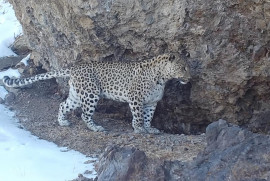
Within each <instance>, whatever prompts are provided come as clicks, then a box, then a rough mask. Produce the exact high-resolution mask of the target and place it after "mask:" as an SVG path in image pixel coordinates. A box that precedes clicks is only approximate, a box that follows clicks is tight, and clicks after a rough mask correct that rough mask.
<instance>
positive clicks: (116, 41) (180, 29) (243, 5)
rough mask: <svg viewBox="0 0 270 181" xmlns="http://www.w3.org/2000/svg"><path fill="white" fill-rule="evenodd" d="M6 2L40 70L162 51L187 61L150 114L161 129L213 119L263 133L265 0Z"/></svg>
mask: <svg viewBox="0 0 270 181" xmlns="http://www.w3.org/2000/svg"><path fill="white" fill-rule="evenodd" d="M9 2H10V3H12V4H13V6H14V9H15V12H16V16H17V17H18V19H19V20H20V22H21V24H22V25H23V30H24V34H25V35H26V36H27V39H28V44H29V47H30V49H31V50H32V52H33V53H32V58H33V59H34V61H35V62H36V64H42V65H43V67H44V68H46V69H57V68H60V67H63V66H67V65H68V64H74V63H77V62H79V61H99V60H111V61H115V60H116V61H134V60H137V59H141V58H147V57H152V56H155V55H157V54H160V53H163V52H175V53H179V55H182V57H183V56H184V57H185V58H187V59H188V62H189V63H190V66H191V68H192V81H191V83H190V84H188V85H186V86H181V87H179V86H177V85H176V84H174V82H173V81H172V82H170V83H169V84H168V86H167V88H166V94H165V96H164V99H163V101H162V102H160V104H159V105H158V108H157V111H156V113H155V117H154V124H155V125H156V126H157V127H159V128H162V129H164V130H165V131H168V132H172V133H181V132H185V133H190V132H197V131H203V129H204V128H205V126H206V125H207V124H208V123H209V122H212V121H214V120H217V119H218V118H224V119H227V120H231V122H234V123H237V124H240V125H248V126H250V127H251V128H252V129H253V130H254V131H264V132H267V131H268V130H269V129H268V128H269V126H270V125H269V114H270V91H269V88H270V76H269V75H270V70H269V66H270V59H269V51H270V36H269V35H270V34H269V33H270V32H269V30H270V23H269V20H270V13H269V12H270V2H269V0H249V1H241V0H227V1H222V0H180V1H175V0H144V1H141V0H140V1H136V0H91V1H87V0H57V1H52V0H9ZM165 120H166V121H165ZM258 120H264V121H261V122H259V121H258ZM262 125H263V126H262Z"/></svg>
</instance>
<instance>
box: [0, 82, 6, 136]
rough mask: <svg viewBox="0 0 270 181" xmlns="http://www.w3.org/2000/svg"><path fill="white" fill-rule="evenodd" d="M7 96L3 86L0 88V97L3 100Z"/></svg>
mask: <svg viewBox="0 0 270 181" xmlns="http://www.w3.org/2000/svg"><path fill="white" fill-rule="evenodd" d="M7 94H8V92H7V90H6V89H5V88H4V87H3V86H0V97H1V98H2V99H3V100H4V99H5V96H6V95H7ZM0 139H1V138H0Z"/></svg>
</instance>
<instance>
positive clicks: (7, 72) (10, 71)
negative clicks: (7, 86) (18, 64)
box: [0, 68, 21, 79]
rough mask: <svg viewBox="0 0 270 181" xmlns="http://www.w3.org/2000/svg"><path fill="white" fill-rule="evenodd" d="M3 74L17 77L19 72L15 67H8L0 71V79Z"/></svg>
mask: <svg viewBox="0 0 270 181" xmlns="http://www.w3.org/2000/svg"><path fill="white" fill-rule="evenodd" d="M4 76H9V77H15V78H19V77H20V76H21V74H20V72H19V71H18V70H17V69H12V68H9V69H7V70H5V71H2V72H0V79H3V77H4Z"/></svg>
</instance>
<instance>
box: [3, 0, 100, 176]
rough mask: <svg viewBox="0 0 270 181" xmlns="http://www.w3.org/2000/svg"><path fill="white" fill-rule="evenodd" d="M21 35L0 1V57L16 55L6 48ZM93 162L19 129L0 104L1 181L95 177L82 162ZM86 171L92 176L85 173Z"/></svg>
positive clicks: (11, 72)
mask: <svg viewBox="0 0 270 181" xmlns="http://www.w3.org/2000/svg"><path fill="white" fill-rule="evenodd" d="M20 33H22V29H21V25H20V23H19V22H18V21H17V19H16V17H15V14H14V11H13V9H12V6H11V5H10V4H9V3H8V2H7V1H5V0H0V57H3V56H10V55H16V54H15V53H13V52H12V51H11V50H10V49H9V46H10V45H11V44H12V43H13V41H14V36H16V35H18V34H20ZM29 57H30V54H29V55H28V56H27V57H26V58H25V59H23V60H22V61H21V62H22V63H24V64H25V65H27V61H28V59H29ZM6 75H7V76H9V77H20V73H19V72H18V70H16V69H8V70H5V71H3V72H0V79H2V78H3V77H4V76H6ZM6 94H7V91H6V90H5V88H4V87H3V86H0V97H1V98H2V99H4V97H5V95H6ZM94 159H95V158H90V157H87V156H85V155H83V154H81V153H79V152H77V151H74V150H68V149H67V148H61V147H58V146H57V145H55V144H54V143H51V142H48V141H46V140H41V139H39V138H38V137H36V136H33V135H31V133H30V132H28V131H26V130H24V129H22V128H20V124H19V123H18V120H17V119H16V118H15V117H14V113H13V112H12V111H10V110H8V108H6V107H5V106H4V105H1V104H0V181H32V180H34V181H65V180H72V179H75V178H77V176H78V174H83V175H84V176H85V177H88V178H95V177H96V172H95V170H94V166H93V163H89V162H87V163H85V162H86V161H88V160H94ZM86 170H89V171H92V173H91V174H84V172H85V171H86Z"/></svg>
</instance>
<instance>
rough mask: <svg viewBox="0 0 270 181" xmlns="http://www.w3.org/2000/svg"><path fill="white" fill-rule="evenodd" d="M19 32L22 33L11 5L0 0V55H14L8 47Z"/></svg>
mask: <svg viewBox="0 0 270 181" xmlns="http://www.w3.org/2000/svg"><path fill="white" fill-rule="evenodd" d="M20 34H22V27H21V25H20V23H19V22H18V20H17V18H16V16H15V13H14V11H13V8H12V6H11V5H10V4H9V3H8V2H6V1H5V0H0V57H4V56H10V55H16V54H15V53H14V52H12V51H11V50H10V49H9V48H8V47H9V46H10V45H11V44H12V43H13V42H14V40H15V37H16V36H18V35H20Z"/></svg>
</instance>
